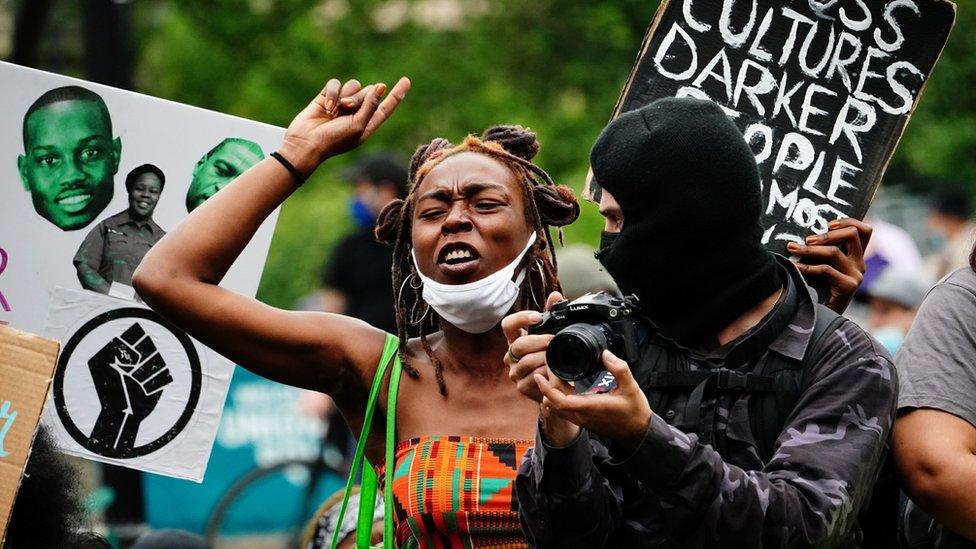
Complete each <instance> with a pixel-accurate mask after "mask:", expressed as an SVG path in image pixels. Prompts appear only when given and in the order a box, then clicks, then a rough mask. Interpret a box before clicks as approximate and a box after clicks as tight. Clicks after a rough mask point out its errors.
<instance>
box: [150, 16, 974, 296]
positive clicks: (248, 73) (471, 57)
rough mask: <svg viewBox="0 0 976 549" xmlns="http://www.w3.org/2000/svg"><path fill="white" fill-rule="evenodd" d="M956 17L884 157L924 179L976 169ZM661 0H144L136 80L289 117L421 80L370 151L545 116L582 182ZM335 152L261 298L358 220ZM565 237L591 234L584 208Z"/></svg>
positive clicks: (970, 71) (968, 65)
mask: <svg viewBox="0 0 976 549" xmlns="http://www.w3.org/2000/svg"><path fill="white" fill-rule="evenodd" d="M958 4H959V14H958V19H957V22H956V28H955V30H954V31H953V34H952V36H951V38H950V41H949V45H948V46H947V47H946V50H945V52H944V54H943V56H942V60H941V62H940V64H939V66H938V67H937V68H936V70H935V72H934V74H933V76H932V77H931V79H930V80H929V83H928V85H927V87H926V90H925V95H924V97H923V100H922V102H921V105H920V107H919V108H918V110H917V112H916V113H915V115H914V118H913V120H912V121H911V122H910V124H909V126H908V130H907V132H906V134H905V136H904V138H903V139H902V142H901V145H900V146H899V149H898V151H897V153H896V156H895V158H894V159H893V161H892V164H891V166H890V168H889V171H888V176H887V177H886V182H885V184H892V183H899V182H900V183H905V184H907V185H910V186H914V187H915V188H916V189H918V190H925V189H926V188H928V187H931V186H932V185H938V184H942V183H943V182H945V181H949V182H952V183H955V184H965V185H968V186H970V187H972V186H973V181H974V178H976V154H974V153H976V94H974V93H973V92H972V89H973V86H974V85H976V55H974V54H976V33H974V32H973V30H974V23H976V15H974V11H973V10H972V9H971V8H972V6H970V5H968V4H969V3H968V2H965V1H959V2H958ZM657 5H658V2H657V1H654V0H644V1H641V0H618V1H614V2H598V1H593V0H558V1H557V0H532V1H525V0H325V1H321V0H249V1H241V0H208V1H207V2H200V1H199V0H169V1H166V2H155V3H138V4H137V5H136V6H137V9H136V17H137V23H136V28H137V33H136V36H137V37H138V44H137V47H138V57H137V59H138V64H137V75H136V85H137V88H138V89H139V90H140V91H144V92H146V93H149V94H152V95H156V96H159V97H165V98H168V99H173V100H176V101H180V102H184V103H189V104H191V105H197V106H200V107H205V108H209V109H215V110H219V111H224V112H228V113H232V114H236V115H240V116H244V117H247V118H252V119H255V120H260V121H263V122H268V123H271V124H276V125H281V126H285V125H287V124H288V122H289V121H290V119H291V117H292V116H293V114H294V113H295V112H297V111H298V110H299V109H300V108H301V107H302V106H304V105H305V103H306V102H307V101H308V100H309V98H310V97H312V96H313V95H314V94H315V93H316V92H317V91H318V90H319V89H320V88H321V86H322V85H323V83H324V82H325V81H326V80H327V79H328V78H329V77H332V76H335V77H339V78H350V77H356V78H359V79H360V80H362V81H368V82H373V81H384V82H387V83H392V82H394V81H395V80H396V79H397V78H398V77H399V76H400V75H404V74H405V75H408V76H410V78H411V79H412V80H413V90H412V91H411V93H410V95H409V96H408V98H407V100H406V101H405V103H404V104H403V105H402V106H401V108H400V110H399V111H398V112H397V114H396V116H395V117H394V118H393V119H392V120H391V121H390V122H389V123H388V124H387V125H386V126H384V128H382V130H381V131H380V132H378V133H377V135H376V136H375V137H374V138H373V140H372V141H371V142H370V143H368V144H367V145H366V146H365V147H364V149H365V150H376V149H389V150H393V151H396V152H398V153H399V154H401V155H402V156H403V157H404V158H405V159H406V158H408V157H409V155H410V154H411V153H412V151H413V149H414V148H415V147H416V146H417V145H418V144H420V143H425V142H427V141H429V140H430V139H431V138H432V137H434V136H445V137H448V138H450V139H452V140H455V139H458V138H460V137H461V136H463V135H464V134H466V133H469V132H480V131H481V130H482V129H483V128H484V127H486V126H488V125H491V124H496V123H505V122H511V123H519V124H522V125H526V126H530V127H532V128H533V129H534V130H536V131H537V132H538V134H539V136H540V139H541V142H542V145H543V147H542V152H541V153H540V155H539V157H538V161H539V163H540V165H542V166H544V167H545V168H546V169H548V170H549V171H550V173H551V174H552V175H553V177H554V178H555V179H556V181H557V182H561V183H565V184H568V185H571V186H573V187H575V188H577V189H579V188H580V187H581V185H582V181H583V179H584V176H585V173H586V169H587V156H588V153H589V147H590V145H591V144H592V142H593V140H594V139H595V137H596V135H597V134H598V132H599V130H600V128H601V127H602V126H603V125H604V124H605V123H606V122H607V120H608V119H609V116H610V114H611V111H612V109H613V106H614V103H615V101H616V99H617V95H618V93H619V90H620V89H621V87H622V86H623V83H624V81H625V80H626V78H627V75H628V73H629V71H630V68H631V66H632V64H633V61H634V58H635V55H636V53H637V50H638V47H639V45H640V42H641V38H642V36H643V34H644V31H645V29H646V27H647V24H648V23H649V21H650V20H651V18H652V16H653V14H654V11H655V10H656V9H657ZM354 158H355V155H354V154H353V155H347V157H346V158H339V159H335V160H333V161H331V162H329V163H327V164H326V165H324V166H323V167H322V168H321V169H320V170H319V171H318V173H317V174H316V176H315V178H314V179H313V180H312V181H310V182H309V183H308V184H307V185H306V186H305V187H304V188H303V189H302V190H301V191H300V192H298V193H297V194H296V195H295V196H294V197H293V198H292V199H291V200H290V201H289V202H287V203H286V204H285V205H284V207H283V209H282V214H281V218H280V221H279V223H278V228H277V231H276V233H275V238H274V242H273V244H272V248H271V256H270V257H269V260H268V266H267V269H266V271H265V275H264V279H263V280H262V284H261V289H260V291H259V296H260V297H261V298H262V299H264V300H265V301H267V302H269V303H272V304H274V305H278V306H286V307H287V306H290V305H291V304H292V303H293V302H294V301H295V299H297V298H298V297H299V296H301V295H303V294H304V293H306V292H308V291H309V290H311V289H312V288H313V287H314V286H315V284H316V278H317V273H318V270H319V267H320V265H321V263H322V261H323V260H324V258H325V257H327V254H328V252H329V250H330V248H331V247H332V245H333V243H334V242H335V240H336V239H337V238H338V237H340V236H341V235H342V234H343V233H344V232H345V231H346V230H347V229H348V227H349V217H348V215H347V213H346V209H347V208H346V202H347V199H348V196H349V193H350V189H349V188H348V187H347V186H346V185H344V184H342V183H341V182H340V180H339V177H338V174H339V173H340V172H341V167H342V164H343V163H345V162H348V161H350V160H352V159H354ZM583 210H584V215H583V218H582V219H581V222H580V223H578V224H576V225H574V226H572V227H570V228H568V230H567V240H569V241H586V242H590V243H595V242H596V239H597V235H598V231H599V226H600V220H599V218H598V215H597V213H596V208H595V206H592V205H589V206H586V205H585V206H584V207H583Z"/></svg>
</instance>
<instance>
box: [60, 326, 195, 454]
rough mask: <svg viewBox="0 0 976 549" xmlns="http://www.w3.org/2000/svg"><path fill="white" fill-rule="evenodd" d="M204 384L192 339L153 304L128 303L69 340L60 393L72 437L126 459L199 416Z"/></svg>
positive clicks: (155, 446)
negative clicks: (155, 308)
mask: <svg viewBox="0 0 976 549" xmlns="http://www.w3.org/2000/svg"><path fill="white" fill-rule="evenodd" d="M200 389H201V372H200V357H199V355H198V354H197V351H196V348H195V347H194V345H193V342H192V341H191V340H190V338H189V337H188V336H187V335H186V334H185V333H183V332H182V331H180V330H178V329H177V328H175V327H174V326H172V325H171V324H169V323H168V322H167V321H165V320H164V319H163V318H162V317H160V316H159V315H158V314H156V313H155V312H153V311H151V310H149V309H143V308H138V307H125V308H121V309H115V310H112V311H108V312H105V313H102V314H100V315H98V316H96V317H94V318H92V319H91V320H88V321H87V322H85V323H84V324H83V325H82V326H81V328H79V329H78V330H77V331H76V332H75V333H74V334H73V335H72V336H71V337H70V338H69V339H68V341H67V343H65V345H64V348H63V349H62V351H61V357H60V358H59V359H58V368H57V371H56V373H55V376H54V388H53V394H54V404H55V408H56V409H57V413H58V417H59V418H60V419H61V423H62V424H63V425H64V428H65V430H66V431H67V432H68V434H69V435H70V436H71V438H73V439H74V440H75V441H76V442H78V444H80V445H82V446H83V447H85V448H86V449H87V450H89V451H91V452H94V453H96V454H98V455H101V456H105V457H110V458H122V459H126V458H134V457H139V456H144V455H146V454H149V453H151V452H154V451H156V450H158V449H160V448H162V447H163V446H165V445H166V444H168V443H169V442H170V441H171V440H173V439H174V438H175V437H176V435H178V434H179V433H180V432H181V431H182V430H183V429H184V428H185V427H186V425H187V423H189V421H190V418H191V417H192V416H193V411H194V410H195V409H196V405H197V401H198V400H199V398H200ZM96 403H97V404H96Z"/></svg>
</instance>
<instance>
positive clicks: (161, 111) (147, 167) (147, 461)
mask: <svg viewBox="0 0 976 549" xmlns="http://www.w3.org/2000/svg"><path fill="white" fill-rule="evenodd" d="M0 98H2V100H0V120H3V121H4V123H3V124H0V173H3V174H6V177H4V178H3V181H4V184H3V185H2V186H0V323H2V324H9V325H10V326H12V327H14V328H17V329H20V330H25V331H30V332H35V333H46V334H48V335H49V337H52V338H54V339H57V340H59V341H61V343H62V344H63V345H65V346H68V347H70V350H71V352H69V353H66V354H65V355H64V356H63V359H64V360H63V363H62V368H61V369H59V370H58V374H57V376H56V379H55V381H54V383H53V384H52V397H51V398H52V402H51V403H50V404H51V405H50V406H49V409H48V411H47V412H46V414H45V421H46V423H47V424H48V426H49V427H50V428H51V430H52V432H53V433H55V434H56V435H57V440H58V442H59V444H60V445H61V446H62V447H63V448H64V449H65V450H66V451H68V452H69V453H73V454H77V455H83V456H85V457H89V458H91V459H97V460H100V461H106V462H111V463H116V464H119V465H124V466H128V467H133V468H136V469H141V470H144V471H152V472H156V473H161V474H166V475H172V476H177V477H181V478H188V479H193V480H196V481H200V480H202V478H203V473H204V470H205V468H206V463H207V460H208V458H209V454H210V449H211V446H212V444H213V439H214V437H215V434H216V428H217V424H218V422H219V420H220V412H221V410H222V407H223V403H224V398H225V396H226V392H227V387H228V383H229V380H230V376H231V373H232V371H233V365H232V364H231V363H230V362H229V361H227V360H225V359H223V358H221V357H220V356H219V355H217V354H216V353H214V352H212V351H210V350H208V349H206V348H204V347H202V346H201V345H200V344H199V343H197V342H195V341H192V340H190V339H189V338H188V337H187V336H186V335H185V334H182V332H180V331H179V330H177V329H175V328H174V327H172V326H170V325H169V324H168V323H166V321H164V320H163V319H161V318H160V317H159V316H158V315H156V314H155V313H152V312H151V311H149V309H146V308H145V307H144V306H143V305H141V304H140V303H139V302H138V301H137V297H136V296H135V293H134V291H133V289H132V280H131V278H132V272H133V271H134V270H135V268H136V267H137V266H138V264H139V262H140V261H141V260H142V257H143V256H144V255H145V253H146V252H147V251H148V250H149V248H150V247H151V246H152V245H153V244H154V243H155V242H157V241H159V239H161V238H162V237H163V235H164V234H165V233H166V231H168V230H171V229H173V228H174V227H175V226H176V225H177V224H178V223H179V222H180V220H181V219H183V217H185V216H186V215H187V214H188V213H189V211H191V210H192V209H193V208H195V207H197V206H199V205H200V204H201V203H202V202H203V201H205V200H207V199H208V198H209V197H210V196H213V194H215V193H216V192H218V191H219V190H220V189H221V188H223V187H225V186H227V185H230V184H233V181H234V179H235V178H236V177H237V176H238V175H240V174H241V173H243V172H244V171H246V170H247V169H248V168H250V167H251V166H252V165H254V164H256V163H257V162H259V161H260V160H261V159H263V158H264V157H265V156H266V155H267V154H269V153H270V152H271V151H273V150H274V149H275V148H277V147H278V146H279V145H280V143H281V139H282V137H283V135H284V130H283V129H281V128H277V127H274V126H269V125H267V124H261V123H257V122H253V121H249V120H244V119H241V118H237V117H233V116H228V115H225V114H221V113H215V112H211V111H206V110H203V109H199V108H195V107H190V106H187V105H181V104H179V103H174V102H171V101H166V100H161V99H156V98H152V97H148V96H145V95H141V94H137V93H132V92H128V91H123V90H118V89H114V88H110V87H107V86H102V85H98V84H92V83H89V82H85V81H82V80H77V79H74V78H68V77H64V76H60V75H56V74H50V73H45V72H42V71H37V70H33V69H28V68H23V67H18V66H16V65H11V64H7V63H0ZM276 219H277V212H275V213H274V214H272V215H271V216H270V217H269V219H267V220H266V221H265V223H263V224H262V225H261V227H260V228H259V229H258V231H257V233H256V234H255V236H254V238H253V239H252V240H251V242H250V243H249V244H248V246H247V247H246V248H245V249H244V251H243V253H242V254H241V256H240V257H239V258H238V260H237V261H236V262H235V263H234V265H233V266H232V267H231V269H230V271H229V272H228V273H227V275H226V276H225V277H224V279H223V281H222V282H221V286H224V287H226V288H228V289H230V290H233V291H235V292H237V293H240V294H243V295H249V296H253V295H254V294H255V293H256V291H257V288H258V283H259V282H260V279H261V273H262V271H263V269H264V262H265V258H266V256H267V252H268V247H269V246H270V243H271V237H272V233H273V231H274V225H275V221H276ZM205 237H206V235H201V238H205ZM55 288H63V289H60V290H58V291H56V292H55V291H54V289H55ZM102 294H105V295H102ZM109 296H112V297H109ZM119 297H121V298H124V299H122V300H120V299H117V298H119ZM134 300H135V301H134ZM113 311H115V312H113ZM118 311H123V312H118ZM46 319H47V322H45V320H46ZM99 353H102V354H99ZM96 355H97V356H98V357H100V358H97V359H96V358H93V357H96ZM120 391H121V393H120ZM137 397H141V398H137Z"/></svg>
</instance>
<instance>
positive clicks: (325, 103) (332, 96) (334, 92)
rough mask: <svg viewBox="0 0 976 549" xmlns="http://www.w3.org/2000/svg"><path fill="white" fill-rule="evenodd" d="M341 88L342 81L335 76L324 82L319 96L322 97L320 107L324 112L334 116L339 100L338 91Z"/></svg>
mask: <svg viewBox="0 0 976 549" xmlns="http://www.w3.org/2000/svg"><path fill="white" fill-rule="evenodd" d="M341 89H342V82H340V81H339V80H338V79H337V78H330V79H329V81H328V82H326V83H325V87H324V88H323V89H322V92H321V93H319V96H320V97H321V98H322V108H323V109H325V112H327V113H329V114H331V115H333V116H335V114H336V112H337V110H338V105H337V102H338V101H339V91H340V90H341Z"/></svg>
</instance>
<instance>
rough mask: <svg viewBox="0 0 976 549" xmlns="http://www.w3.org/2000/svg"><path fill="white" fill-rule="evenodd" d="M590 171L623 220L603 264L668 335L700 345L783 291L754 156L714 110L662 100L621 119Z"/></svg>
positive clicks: (603, 137) (599, 146)
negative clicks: (766, 236)
mask: <svg viewBox="0 0 976 549" xmlns="http://www.w3.org/2000/svg"><path fill="white" fill-rule="evenodd" d="M590 164H591V165H592V167H593V175H594V178H595V179H596V181H597V183H598V184H599V185H600V186H601V187H602V188H604V189H606V190H607V191H609V192H610V194H612V195H613V197H614V198H615V199H616V200H617V202H618V203H619V204H620V209H621V210H622V212H623V215H624V225H623V230H622V231H621V232H620V235H619V236H618V237H617V238H616V239H615V240H614V241H613V242H612V244H610V245H609V246H607V247H605V248H603V249H601V251H600V253H599V254H598V258H599V259H600V261H601V263H603V266H604V267H606V269H607V272H608V273H610V275H611V276H612V277H613V278H614V280H616V281H617V284H618V285H619V286H620V288H621V289H622V290H623V291H625V292H627V293H635V294H637V297H639V298H640V300H641V302H642V304H643V306H644V309H645V313H646V314H647V316H648V318H650V320H651V321H652V322H654V324H656V325H657V327H658V328H659V329H660V331H661V332H662V333H663V334H665V335H667V336H670V337H672V338H674V339H675V340H677V341H679V342H684V343H697V342H700V341H702V340H703V339H704V338H707V337H709V336H714V335H715V334H717V333H718V332H719V331H720V330H721V329H722V328H725V327H726V326H728V325H729V324H730V323H731V322H732V321H733V320H735V319H736V318H738V317H739V316H740V315H742V314H743V313H744V312H746V311H747V310H749V309H750V308H752V307H754V306H755V305H757V304H758V303H759V302H760V301H761V300H763V299H764V298H766V297H768V296H769V295H770V294H772V293H773V292H775V291H776V290H777V289H779V288H780V287H781V286H782V282H781V281H780V279H779V275H778V274H777V270H776V269H777V267H776V260H775V258H774V256H773V254H772V253H771V252H769V251H768V250H766V248H764V247H763V246H762V244H761V243H760V240H761V238H762V227H761V225H760V224H759V218H760V214H761V212H762V197H761V196H760V180H759V170H758V168H757V166H756V161H755V157H754V156H753V154H752V151H751V150H750V149H749V146H748V145H747V144H746V142H745V140H744V139H743V137H742V133H741V132H740V131H739V129H738V128H737V127H736V126H735V124H734V123H733V122H732V120H730V119H729V117H728V116H726V114H725V113H724V112H723V111H722V109H721V107H719V106H718V105H716V104H715V103H713V102H711V101H703V100H699V99H687V98H682V99H676V98H666V99H659V100H657V101H654V102H653V103H651V104H650V105H647V106H645V107H642V108H640V109H637V110H634V111H630V112H627V113H624V114H622V115H620V116H619V117H617V118H616V119H615V120H614V121H613V122H611V123H610V124H609V125H608V126H607V127H606V128H604V129H603V132H602V133H601V134H600V137H599V138H598V139H597V141H596V144H594V145H593V150H592V151H591V152H590Z"/></svg>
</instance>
